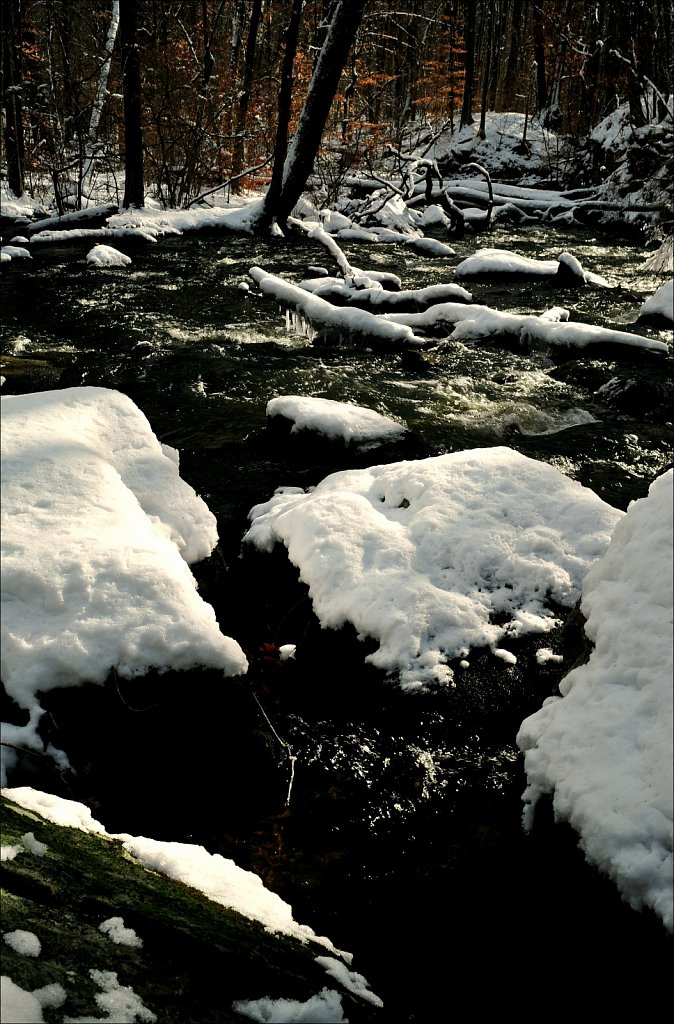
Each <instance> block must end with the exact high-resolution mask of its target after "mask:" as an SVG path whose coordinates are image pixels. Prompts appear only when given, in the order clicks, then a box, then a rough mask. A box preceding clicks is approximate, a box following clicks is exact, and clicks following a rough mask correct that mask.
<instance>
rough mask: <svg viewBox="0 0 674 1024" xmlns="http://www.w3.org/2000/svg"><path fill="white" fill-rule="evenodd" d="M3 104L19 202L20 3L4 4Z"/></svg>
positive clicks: (5, 0)
mask: <svg viewBox="0 0 674 1024" xmlns="http://www.w3.org/2000/svg"><path fill="white" fill-rule="evenodd" d="M0 17H1V19H2V20H1V21H0V24H1V25H2V102H3V106H4V108H5V125H4V145H5V156H6V160H7V183H8V185H9V187H10V189H11V190H12V192H13V193H14V195H15V196H16V197H17V198H18V197H19V196H22V195H23V192H24V183H23V170H24V142H23V105H22V100H21V89H22V85H23V70H22V61H21V0H2V5H1V12H0Z"/></svg>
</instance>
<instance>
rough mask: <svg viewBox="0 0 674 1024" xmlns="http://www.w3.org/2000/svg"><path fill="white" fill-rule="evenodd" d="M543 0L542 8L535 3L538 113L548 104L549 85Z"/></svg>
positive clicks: (534, 27)
mask: <svg viewBox="0 0 674 1024" xmlns="http://www.w3.org/2000/svg"><path fill="white" fill-rule="evenodd" d="M542 4H543V0H541V7H539V6H538V4H536V3H534V10H533V36H534V60H535V61H536V112H537V113H539V112H540V111H541V110H544V109H545V106H546V104H547V102H548V85H547V81H546V77H545V40H544V37H543V12H542V9H541V8H542Z"/></svg>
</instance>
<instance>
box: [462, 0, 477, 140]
mask: <svg viewBox="0 0 674 1024" xmlns="http://www.w3.org/2000/svg"><path fill="white" fill-rule="evenodd" d="M476 6H477V4H475V3H473V2H471V0H468V3H467V4H466V13H465V26H466V77H465V80H464V83H463V106H462V108H461V123H460V127H461V128H463V126H464V125H467V124H472V123H473V77H474V75H475V8H476Z"/></svg>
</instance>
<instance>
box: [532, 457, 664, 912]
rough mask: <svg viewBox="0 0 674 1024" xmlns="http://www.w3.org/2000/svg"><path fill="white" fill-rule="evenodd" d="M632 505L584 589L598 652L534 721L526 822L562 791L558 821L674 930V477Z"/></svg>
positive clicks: (625, 890)
mask: <svg viewBox="0 0 674 1024" xmlns="http://www.w3.org/2000/svg"><path fill="white" fill-rule="evenodd" d="M673 483H674V474H673V472H672V470H669V471H668V472H667V473H665V474H664V475H663V476H661V477H659V478H658V479H657V480H656V481H655V482H654V483H653V484H652V485H651V487H650V490H649V494H648V497H646V498H642V499H641V500H639V501H636V502H633V503H632V504H631V506H630V508H629V509H628V512H627V514H626V516H625V517H624V518H622V519H621V520H620V521H619V522H618V523H617V525H616V528H615V531H614V533H613V537H612V539H611V543H610V546H609V548H608V550H607V551H606V553H605V555H604V556H603V557H602V558H600V559H599V560H598V561H596V562H595V564H594V565H593V566H592V567H591V568H590V571H589V572H588V574H587V577H586V579H585V582H584V584H583V597H582V604H581V607H582V610H583V612H584V614H585V615H586V617H587V624H586V627H585V629H586V633H587V635H588V637H589V638H590V639H591V640H592V641H593V642H594V644H595V648H594V650H593V651H592V653H591V655H590V659H589V661H588V662H587V664H585V665H581V666H580V667H578V668H576V669H574V670H573V671H572V672H570V673H569V674H568V675H567V676H566V677H565V679H563V681H562V683H561V684H560V691H561V694H562V697H561V698H558V697H551V698H549V699H548V700H547V701H546V702H545V703H544V704H543V707H542V708H541V709H540V711H537V712H536V713H535V714H534V715H531V716H530V717H529V718H527V719H526V720H525V721H524V722H523V723H522V727H521V729H520V732H519V734H518V737H517V742H518V744H519V746H520V748H521V749H522V750H523V751H524V756H525V770H526V773H527V788H526V790H525V793H524V800H525V803H526V810H525V824H526V826H527V827H530V826H531V824H532V822H533V808H534V807H535V805H536V803H537V801H538V800H539V798H540V797H541V796H542V795H543V794H545V793H548V794H552V797H553V807H554V812H555V816H556V818H558V819H561V820H564V821H568V822H569V823H570V825H571V826H572V827H573V828H574V829H575V831H576V832H577V833H578V834H579V836H580V845H581V847H582V849H583V850H584V852H585V855H586V857H587V859H588V860H589V861H590V862H591V863H593V864H595V865H596V866H597V867H598V868H599V869H600V870H601V871H603V872H604V873H606V874H608V875H609V876H610V877H611V878H612V879H613V881H614V882H615V883H616V885H617V886H618V888H619V890H620V891H621V893H622V894H623V896H624V897H625V899H626V900H627V901H628V902H629V903H630V904H631V906H633V907H634V908H635V909H640V908H642V907H650V908H652V909H653V910H654V911H655V912H656V913H657V914H658V915H659V916H660V917H661V918H662V920H663V922H664V924H665V926H666V927H667V929H668V930H669V931H671V930H672V928H673V927H674V912H673V901H672V754H673V750H672V746H673V744H672V530H673V527H674V522H673V512H672V484H673Z"/></svg>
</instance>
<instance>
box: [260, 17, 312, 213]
mask: <svg viewBox="0 0 674 1024" xmlns="http://www.w3.org/2000/svg"><path fill="white" fill-rule="evenodd" d="M303 8H304V0H293V5H292V9H291V12H290V20H289V22H288V25H287V27H286V33H285V43H286V45H285V51H284V54H283V67H282V69H281V88H280V89H279V97H278V125H277V127H276V142H275V143H274V169H273V171H272V176H271V181H270V183H269V188H268V190H267V195H266V196H265V201H264V209H263V211H262V222H261V226H262V227H263V228H264V229H269V228H270V227H271V223H272V221H273V220H276V221H277V222H280V226H281V228H282V227H283V225H284V223H285V220H286V217H287V214H286V216H285V217H284V216H283V213H282V210H281V194H282V191H283V168H284V164H285V160H286V156H287V154H288V129H289V127H290V124H289V122H290V110H291V105H292V94H293V64H294V62H295V54H296V53H297V40H298V38H299V32H300V21H301V20H302V10H303ZM298 198H299V196H298ZM293 205H294V204H293ZM290 209H292V207H291V208H290ZM288 213H290V210H288Z"/></svg>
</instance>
